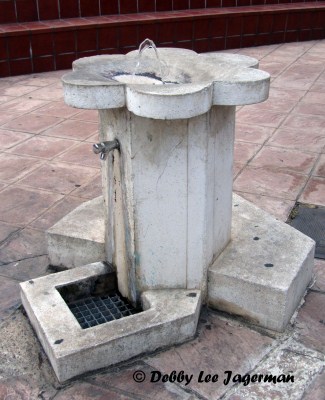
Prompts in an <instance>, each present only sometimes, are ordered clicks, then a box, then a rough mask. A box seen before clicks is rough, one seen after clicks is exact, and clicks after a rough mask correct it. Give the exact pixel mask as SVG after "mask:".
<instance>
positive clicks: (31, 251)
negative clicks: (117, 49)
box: [0, 40, 325, 400]
mask: <svg viewBox="0 0 325 400" xmlns="http://www.w3.org/2000/svg"><path fill="white" fill-rule="evenodd" d="M233 52H238V53H241V54H246V55H250V56H253V57H256V58H258V59H259V60H260V68H261V69H264V70H266V71H268V72H270V73H271V75H272V83H271V92H270V98H269V100H268V101H266V102H265V103H262V104H258V105H252V106H245V107H239V108H238V112H237V128H236V143H235V165H234V189H235V191H236V192H237V193H238V194H240V195H241V196H243V197H245V198H246V199H248V200H250V201H252V202H253V203H255V204H256V205H257V206H259V207H261V208H263V209H265V210H266V211H268V212H270V213H271V214H274V215H275V216H276V217H278V218H279V219H281V220H286V219H287V217H288V215H289V213H290V211H291V209H292V207H293V206H294V204H295V202H296V201H300V202H305V203H311V204H317V205H322V206H325V41H324V40H322V41H310V42H302V43H288V44H282V45H272V46H262V47H255V48H247V49H241V50H234V51H233ZM63 73H64V72H63V71H59V72H51V73H44V74H36V75H27V76H17V77H11V78H3V79H0V399H6V400H9V399H10V400H13V399H14V400H16V399H26V400H27V399H28V400H32V399H55V400H64V399H67V400H68V399H69V400H70V399H76V400H83V399H95V398H96V399H112V400H114V399H163V400H168V399H189V400H194V399H208V400H213V399H227V400H240V399H249V400H254V399H263V400H268V399H270V400H271V399H272V400H275V399H290V400H291V399H292V400H298V399H305V400H307V399H308V400H311V399H313V400H320V399H324V398H325V367H324V365H325V364H324V360H325V357H324V354H325V261H324V260H315V261H316V266H315V282H314V284H313V286H312V287H311V289H310V290H309V292H308V294H307V296H306V298H305V302H304V304H303V305H302V307H301V308H300V310H299V312H298V314H297V316H296V318H295V319H294V320H293V321H292V324H291V325H290V326H289V327H288V329H287V331H286V332H285V333H283V334H275V333H274V332H270V331H265V330H261V329H258V328H256V327H254V326H250V325H248V324H246V323H244V322H242V321H241V320H239V319H236V318H231V317H230V316H228V315H225V314H221V313H217V312H214V311H211V310H203V311H202V316H201V319H200V324H199V329H198V335H197V337H196V338H195V339H194V340H192V341H190V342H188V343H185V344H183V345H181V346H178V347H175V348H171V349H168V350H166V351H163V352H160V353H156V354H151V355H145V356H143V357H140V358H137V359H136V360H133V361H132V362H129V363H126V364H123V365H121V366H119V367H115V368H110V369H108V370H105V371H100V372H99V373H94V374H90V375H88V376H85V377H82V378H80V379H77V380H74V381H72V382H69V383H67V384H66V385H60V384H59V383H58V382H57V381H56V379H55V377H54V375H53V372H52V369H51V367H50V366H49V364H48V361H47V358H46V356H45V354H44V353H43V350H42V349H41V347H40V345H39V343H38V341H37V339H36V338H35V336H34V335H33V332H32V329H31V327H30V325H29V322H28V320H27V319H26V317H25V315H24V313H23V311H22V309H21V307H20V299H19V290H18V283H19V282H20V281H24V280H27V279H31V278H35V277H37V276H41V275H44V274H47V273H48V271H47V266H48V259H47V250H46V243H45V234H44V232H45V230H46V229H47V228H49V227H50V226H52V225H53V224H54V223H55V222H56V221H58V220H59V219H60V218H61V217H63V216H64V215H65V214H67V213H68V212H70V211H71V210H73V209H74V208H75V207H77V206H78V205H79V204H81V203H83V202H84V201H87V200H88V199H91V198H93V197H96V196H98V195H100V194H101V183H100V165H99V158H98V157H95V156H94V155H93V154H92V149H91V147H92V146H91V144H92V143H94V142H96V141H97V114H96V112H93V111H81V110H77V109H73V108H70V107H67V106H65V105H64V103H63V100H62V89H61V84H60V77H61V76H62V74H63ZM137 370H141V371H143V372H145V374H146V375H147V379H146V380H145V382H143V383H136V382H134V380H133V374H134V372H135V371H137ZM173 370H175V371H177V372H180V371H184V373H185V374H188V375H191V374H193V378H192V380H191V382H190V383H189V384H188V385H185V381H183V382H181V375H180V376H178V380H177V379H176V381H175V382H163V381H162V380H159V381H158V382H156V383H154V382H150V380H151V378H155V379H157V380H158V378H159V374H158V373H156V374H152V372H153V371H160V372H161V374H170V373H171V372H172V371H173ZM200 371H203V372H202V373H201V375H200ZM225 371H232V375H231V377H230V380H229V383H227V381H226V383H227V384H225V382H224V379H226V378H227V376H228V373H225ZM247 373H248V374H250V378H251V379H252V380H254V378H253V376H254V375H255V374H258V375H259V374H264V375H265V374H273V375H276V376H282V377H286V378H289V382H278V383H276V384H274V383H272V382H269V383H267V382H266V383H264V382H257V383H251V382H250V383H249V384H248V381H247V379H248V378H247V377H246V378H245V379H246V380H245V381H242V382H240V377H239V376H238V374H240V375H242V376H243V375H244V374H247ZM209 374H210V375H215V374H218V381H216V382H213V380H216V378H214V379H212V377H210V378H211V380H210V381H209V377H208V375H209ZM281 374H283V375H281ZM235 375H237V376H236V377H235ZM290 375H291V376H293V382H292V378H291V380H290ZM234 377H235V379H233V378H234ZM170 379H171V380H173V379H172V375H171V378H170ZM202 380H203V382H201V381H202ZM205 380H206V382H205Z"/></svg>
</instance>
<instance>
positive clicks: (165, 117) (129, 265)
mask: <svg viewBox="0 0 325 400" xmlns="http://www.w3.org/2000/svg"><path fill="white" fill-rule="evenodd" d="M148 48H149V49H148ZM257 67H258V62H257V60H255V59H253V58H250V57H247V56H243V55H236V54H228V53H227V54H221V53H219V54H218V53H215V54H212V53H211V54H197V53H195V52H193V51H190V50H185V49H174V48H162V49H158V51H157V50H156V49H155V47H154V44H153V43H152V42H151V41H149V40H146V41H145V42H144V43H143V44H142V45H141V47H140V52H131V53H129V54H127V55H107V56H106V55H104V56H95V57H87V58H83V59H79V60H77V61H75V62H74V63H73V72H70V73H68V74H67V75H65V76H64V77H63V78H62V80H63V87H64V98H65V102H66V103H67V104H68V105H70V106H73V107H77V108H84V109H97V110H99V117H100V131H99V143H97V144H95V145H94V152H95V153H97V154H99V155H100V158H101V160H102V177H103V179H102V181H103V199H104V202H103V204H104V205H103V206H102V207H103V210H104V213H103V215H104V217H103V218H102V220H101V219H100V218H99V221H98V220H96V225H95V226H96V227H98V229H99V228H102V227H104V228H105V240H104V255H103V256H102V257H101V258H96V257H100V256H99V255H98V254H100V252H99V253H98V254H97V255H96V256H95V257H94V259H91V261H98V262H94V263H90V264H88V261H89V256H90V255H89V251H88V250H86V251H83V250H82V249H79V250H78V251H79V253H78V254H77V255H76V257H77V259H78V261H79V265H80V266H77V267H76V268H71V267H75V266H76V265H72V264H71V263H70V264H69V262H66V261H64V260H63V259H64V257H62V254H66V255H67V254H68V259H70V260H71V259H72V258H74V259H76V258H75V254H74V252H77V250H76V248H75V247H74V245H70V243H72V242H73V240H72V239H73V238H72V237H73V234H72V233H71V234H69V235H67V237H66V239H65V241H64V242H63V241H62V240H61V242H60V241H59V242H55V240H56V239H57V238H58V237H61V236H60V234H61V233H62V232H60V230H61V229H63V228H62V226H63V225H64V224H63V225H62V222H59V223H58V224H57V225H56V226H54V227H53V228H52V230H50V231H49V254H50V259H51V261H52V263H53V262H54V263H56V264H58V263H60V264H62V265H63V266H64V267H66V268H70V269H68V270H66V271H63V272H59V273H56V274H52V275H49V276H46V277H41V278H38V279H35V280H33V281H29V282H25V283H23V284H22V285H21V288H22V300H23V304H24V307H25V309H26V311H27V313H28V315H29V318H30V320H31V322H32V324H33V326H34V329H35V330H36V332H37V335H38V337H39V339H40V341H41V343H42V345H43V347H44V349H45V351H46V353H47V355H48V357H49V359H50V361H51V363H52V366H53V368H54V370H55V372H56V375H57V377H58V379H59V380H60V381H65V380H67V379H70V378H71V377H74V376H76V375H79V374H82V373H85V372H88V371H91V370H95V369H98V368H102V367H106V366H108V365H112V364H114V363H118V362H120V361H124V360H126V359H129V358H131V357H133V356H136V355H138V354H141V353H144V352H148V351H154V350H156V349H158V348H162V347H164V346H169V345H174V344H177V343H181V342H183V341H185V340H187V339H189V338H191V337H193V336H194V334H195V332H196V326H197V322H198V317H199V313H200V307H201V304H202V303H207V304H208V305H210V306H212V307H214V308H217V309H219V310H223V311H226V312H230V313H234V314H237V315H240V316H243V317H244V318H246V319H247V320H248V321H250V322H252V323H254V324H257V325H261V326H263V327H266V328H269V329H274V330H278V331H282V330H284V329H285V326H286V325H287V323H288V322H289V320H290V318H291V316H292V314H293V313H294V311H295V310H296V308H297V306H298V305H299V302H300V300H301V297H302V296H303V294H304V292H305V289H306V286H307V285H308V283H309V281H310V279H311V274H312V266H313V251H314V243H313V241H312V240H311V239H309V238H307V237H306V236H304V235H302V234H301V233H300V232H298V231H295V230H294V229H292V228H291V227H289V226H287V225H285V224H283V223H282V222H280V221H277V220H276V219H275V218H273V217H271V216H270V215H268V214H266V213H265V212H263V211H261V210H259V209H258V208H256V207H255V206H253V205H252V204H250V203H248V202H247V201H245V200H244V199H241V198H240V197H238V196H235V197H234V201H233V199H232V198H233V194H232V166H233V147H234V132H235V109H236V106H239V105H245V104H252V103H258V102H262V101H264V100H266V99H267V97H268V91H269V83H270V76H269V74H268V73H266V72H264V71H260V70H258V69H257ZM95 202H97V203H96V204H97V205H98V204H99V205H100V206H101V204H102V203H101V200H98V199H95V200H94V201H92V202H89V204H88V205H86V206H82V207H83V210H85V207H86V211H87V210H88V211H89V219H88V221H89V224H90V225H91V222H92V217H91V215H92V214H91V213H92V212H93V208H94V204H95ZM76 215H77V214H73V217H72V218H74V224H77V223H79V221H78V217H76ZM232 215H233V218H232ZM67 218H68V219H69V218H70V220H67ZM86 220H87V219H86ZM62 221H63V222H64V221H69V224H70V225H71V217H69V216H68V217H65V219H63V220H62ZM65 224H66V225H67V222H66V223H65ZM74 224H73V225H72V226H75V225H74ZM83 226H84V228H83V231H87V225H85V224H84V225H83ZM70 237H71V238H72V239H71V240H72V241H71V242H69V238H70ZM254 237H255V238H256V237H259V239H260V240H258V241H256V240H253V238H254ZM94 241H95V239H93V240H91V239H90V243H93V242H94ZM58 243H59V245H58ZM83 243H84V242H83V241H82V240H81V247H82V244H83ZM63 248H64V249H63ZM85 248H87V249H89V248H91V247H86V246H85ZM69 257H70V258H69ZM104 257H105V259H103V258H104ZM58 260H60V261H59V262H58ZM83 261H84V262H83ZM104 261H105V262H104ZM83 264H87V265H83ZM114 290H115V292H116V293H118V295H119V296H120V299H123V301H125V302H126V303H125V304H128V306H127V305H125V304H124V303H123V304H124V305H123V307H133V310H135V311H134V312H135V314H134V315H129V316H128V317H126V318H124V317H123V318H118V319H115V320H113V321H112V322H106V323H100V324H97V325H96V326H90V327H88V326H87V329H83V327H82V325H80V324H79V322H78V321H77V319H76V317H75V316H74V314H73V313H72V311H71V310H72V308H71V307H72V306H71V307H69V306H68V305H69V302H71V301H72V302H73V300H75V299H77V300H78V299H79V298H80V297H82V296H94V295H95V294H97V295H99V296H102V298H103V295H105V294H107V293H111V292H112V291H114ZM100 301H101V300H100ZM130 310H131V308H130ZM139 311H140V312H139ZM132 313H133V312H131V311H130V313H129V314H132ZM104 322H105V321H104Z"/></svg>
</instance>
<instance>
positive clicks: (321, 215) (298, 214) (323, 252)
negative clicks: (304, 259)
mask: <svg viewBox="0 0 325 400" xmlns="http://www.w3.org/2000/svg"><path fill="white" fill-rule="evenodd" d="M287 223H288V224H289V225H291V226H292V227H294V228H296V229H297V230H298V231H300V232H302V233H304V234H305V235H307V236H309V237H311V238H312V239H314V240H315V242H316V249H315V258H322V259H325V207H321V206H317V205H312V204H302V203H296V205H295V206H294V208H293V209H292V211H291V213H290V216H289V219H288V221H287Z"/></svg>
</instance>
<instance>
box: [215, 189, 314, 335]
mask: <svg viewBox="0 0 325 400" xmlns="http://www.w3.org/2000/svg"><path fill="white" fill-rule="evenodd" d="M314 250H315V243H314V241H313V240H312V239H310V238H309V237H307V236H305V235H303V234H302V233H301V232H299V231H297V230H296V229H294V228H292V227H290V226H289V225H287V224H285V223H283V222H281V221H279V220H277V219H275V218H274V217H272V216H271V215H270V214H268V213H266V212H264V211H262V210H260V209H259V208H257V207H256V206H254V205H253V204H251V203H250V202H248V201H246V200H244V199H243V198H241V197H239V196H237V195H234V198H233V228H232V240H231V242H230V243H229V244H228V246H227V247H226V248H225V250H224V251H223V252H222V253H221V255H220V256H219V257H218V258H217V260H216V261H215V262H214V264H213V265H212V266H211V267H210V268H209V272H208V279H209V282H208V303H209V305H210V306H211V307H213V308H216V309H218V310H222V311H226V312H228V313H232V314H237V315H240V316H242V317H244V318H246V319H247V320H249V321H251V322H252V323H254V324H256V325H260V326H263V327H266V328H269V329H273V330H276V331H280V332H281V331H283V330H284V329H285V327H286V325H287V324H288V322H289V321H290V318H291V317H292V315H293V313H294V311H295V310H296V308H297V307H298V305H299V303H300V301H301V299H302V297H303V295H304V292H305V290H306V287H307V286H308V284H309V282H310V280H311V278H312V270H313V263H314Z"/></svg>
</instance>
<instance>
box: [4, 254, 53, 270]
mask: <svg viewBox="0 0 325 400" xmlns="http://www.w3.org/2000/svg"><path fill="white" fill-rule="evenodd" d="M47 255H48V254H47V253H45V254H36V255H34V256H31V257H24V258H20V259H18V260H13V261H9V262H4V263H2V262H1V261H0V267H3V266H6V265H9V264H13V263H17V262H20V261H25V260H31V259H33V258H38V257H43V256H47Z"/></svg>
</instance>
